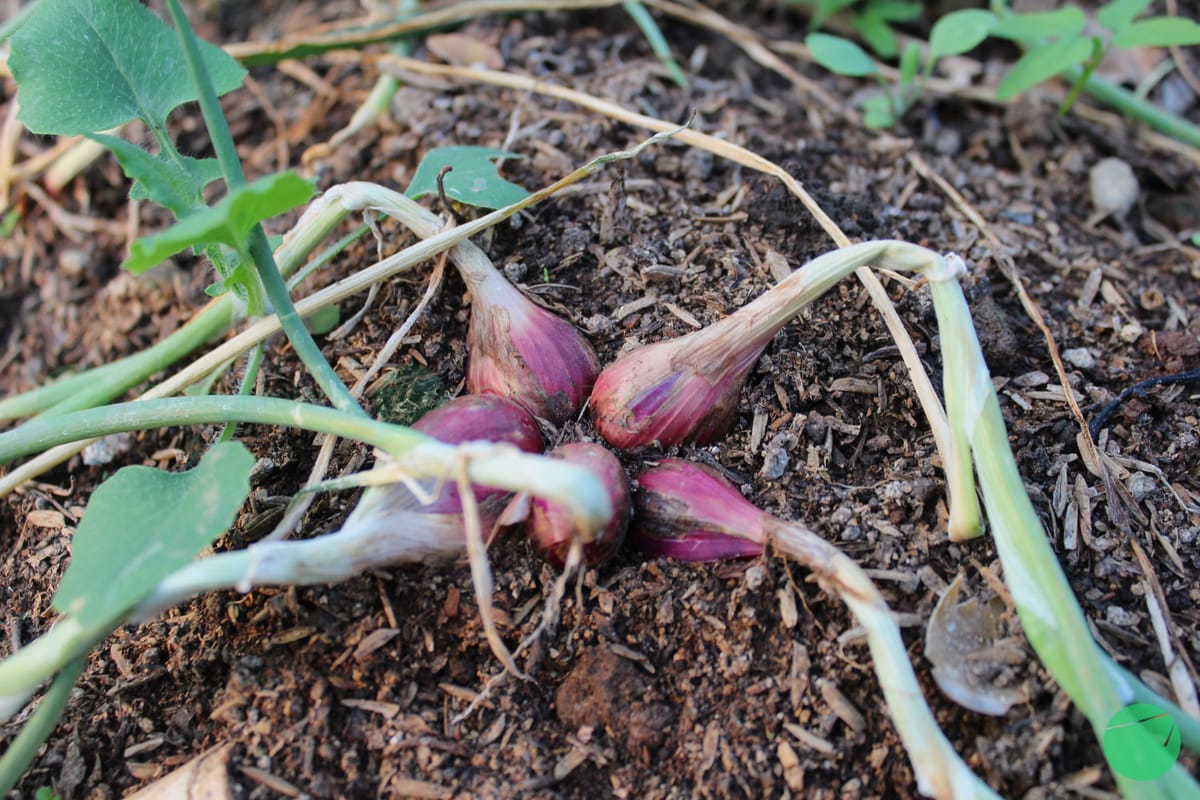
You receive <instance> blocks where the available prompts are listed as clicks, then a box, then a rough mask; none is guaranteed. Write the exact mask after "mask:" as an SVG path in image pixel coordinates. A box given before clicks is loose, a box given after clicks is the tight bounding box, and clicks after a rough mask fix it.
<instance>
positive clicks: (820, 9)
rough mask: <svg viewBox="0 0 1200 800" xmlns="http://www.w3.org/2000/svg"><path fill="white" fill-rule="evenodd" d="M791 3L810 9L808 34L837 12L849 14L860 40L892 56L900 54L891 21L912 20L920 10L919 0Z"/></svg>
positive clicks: (882, 54)
mask: <svg viewBox="0 0 1200 800" xmlns="http://www.w3.org/2000/svg"><path fill="white" fill-rule="evenodd" d="M789 2H790V4H791V5H803V6H807V7H809V8H810V9H811V11H810V14H811V16H810V17H809V22H808V31H809V33H814V32H816V31H818V30H820V28H821V27H822V26H823V25H824V24H825V23H826V22H827V21H828V20H829V18H830V17H831V16H833V15H834V14H836V13H837V12H839V11H843V10H845V11H848V12H849V13H850V19H851V24H853V25H854V30H856V31H858V34H859V36H861V37H862V38H863V41H864V42H866V43H867V45H868V46H869V47H870V48H871V49H872V50H874V51H875V54H876V55H878V56H879V57H880V58H895V57H896V56H897V55H899V54H900V45H899V42H898V37H897V36H896V31H895V29H894V28H893V27H892V25H893V24H895V23H900V22H913V21H915V20H918V19H920V18H921V14H922V12H923V11H924V9H923V6H922V4H921V3H919V2H910V0H866V2H864V3H859V2H858V0H789Z"/></svg>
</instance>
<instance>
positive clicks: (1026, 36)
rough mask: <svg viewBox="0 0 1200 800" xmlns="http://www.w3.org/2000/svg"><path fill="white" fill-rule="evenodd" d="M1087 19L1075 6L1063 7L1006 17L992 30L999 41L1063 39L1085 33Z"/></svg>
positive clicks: (992, 33)
mask: <svg viewBox="0 0 1200 800" xmlns="http://www.w3.org/2000/svg"><path fill="white" fill-rule="evenodd" d="M1086 24H1087V17H1085V16H1084V15H1083V12H1082V11H1080V10H1079V9H1078V8H1076V7H1075V6H1063V7H1062V8H1057V9H1055V10H1054V11H1035V12H1032V13H1029V14H1013V15H1011V16H1008V17H1004V18H1003V19H1001V20H1000V21H999V22H997V23H996V26H995V27H994V28H992V32H991V35H992V36H995V37H996V38H998V39H1011V40H1013V41H1017V42H1027V41H1032V40H1037V39H1061V38H1066V37H1070V36H1077V35H1079V34H1080V33H1082V32H1083V26H1084V25H1086Z"/></svg>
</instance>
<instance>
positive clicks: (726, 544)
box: [633, 459, 995, 797]
mask: <svg viewBox="0 0 1200 800" xmlns="http://www.w3.org/2000/svg"><path fill="white" fill-rule="evenodd" d="M633 538H634V541H636V542H637V543H638V544H639V546H641V547H644V548H648V549H649V550H650V552H660V553H663V554H664V555H669V556H671V557H676V556H675V553H677V552H682V553H684V554H685V555H690V556H691V557H692V560H699V559H704V560H708V559H711V558H713V557H715V556H717V555H719V554H720V553H722V552H725V553H728V554H730V555H753V554H755V553H756V552H761V550H762V548H763V547H764V546H765V545H766V544H767V543H768V542H769V543H770V544H771V546H772V547H773V548H774V549H776V550H778V551H779V552H781V553H783V554H784V555H787V556H790V557H791V558H793V559H795V560H796V561H798V562H800V563H801V564H803V565H804V566H806V567H808V568H809V569H810V570H812V572H813V574H815V575H816V576H817V578H818V580H819V581H820V582H821V585H822V586H824V587H825V588H826V589H827V590H828V591H830V592H831V593H833V594H835V595H837V596H838V597H839V598H841V599H842V601H843V602H844V603H845V604H846V605H847V606H849V608H850V611H851V613H853V614H854V616H855V618H856V619H857V620H858V622H859V624H860V625H861V626H862V627H863V628H864V629H865V630H866V633H867V642H868V644H869V646H870V649H871V656H872V660H873V663H874V666H875V674H876V675H877V676H878V678H879V683H880V685H881V686H882V687H883V693H884V696H885V697H886V698H887V703H888V710H889V712H891V716H892V719H893V720H894V721H895V723H896V728H897V730H898V732H899V733H900V738H901V740H903V742H904V746H905V748H907V750H908V754H909V757H910V759H911V760H912V765H913V771H914V772H916V775H917V783H918V788H919V789H920V791H921V792H922V793H924V794H928V795H932V796H935V797H995V795H994V794H993V793H992V792H991V790H990V789H988V788H987V786H986V785H984V784H983V783H982V782H981V781H980V780H979V778H977V777H976V776H975V775H974V773H972V772H971V770H970V769H969V768H968V767H967V765H966V764H964V763H963V762H962V760H961V759H960V758H959V757H958V755H957V754H956V753H955V752H954V749H953V747H952V746H951V745H950V742H949V741H947V740H946V737H945V736H944V735H943V734H942V731H941V729H940V728H939V727H938V725H937V722H936V721H935V720H934V719H933V714H932V712H930V710H929V706H928V705H926V704H925V701H924V699H923V697H922V694H921V687H920V684H918V683H917V677H916V675H915V674H914V673H913V669H912V664H911V663H910V662H909V660H908V653H907V651H906V650H905V646H904V640H903V639H901V638H900V629H899V628H898V627H897V625H896V623H895V621H894V620H893V619H892V613H891V610H890V609H889V608H888V605H887V603H886V601H884V599H883V596H882V595H880V594H879V591H878V590H877V589H876V588H875V584H873V583H872V582H871V579H870V578H868V577H867V575H866V573H864V572H863V571H862V569H861V568H860V567H859V566H858V565H857V564H855V563H854V561H852V560H851V559H850V558H849V557H848V556H846V555H845V554H844V553H842V552H841V551H840V550H838V549H837V548H836V547H834V546H833V545H832V544H830V543H829V542H827V541H825V540H824V539H822V538H821V537H820V536H817V535H816V534H815V533H813V532H812V531H810V530H809V529H808V528H806V527H805V526H803V525H801V524H800V523H796V522H786V521H784V520H781V519H777V518H775V517H773V516H771V515H770V514H768V513H766V512H765V511H762V510H761V509H759V508H756V507H755V506H754V505H752V504H751V503H750V502H749V501H748V500H746V498H744V497H742V494H741V492H739V491H738V490H737V489H736V488H734V486H733V485H732V484H730V483H729V482H728V481H726V480H725V479H724V478H723V477H721V476H720V475H718V474H717V473H716V472H715V471H713V470H710V469H708V468H705V467H702V466H699V465H697V464H693V463H690V462H687V461H681V460H678V459H668V460H665V461H662V462H660V463H659V464H658V466H656V467H653V468H651V469H648V470H646V471H645V472H643V473H642V474H641V475H639V476H638V478H637V492H636V494H635V496H634V522H633ZM731 540H740V541H741V542H743V543H744V546H743V547H741V548H737V547H733V546H732V542H731Z"/></svg>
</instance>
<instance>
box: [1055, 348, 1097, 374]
mask: <svg viewBox="0 0 1200 800" xmlns="http://www.w3.org/2000/svg"><path fill="white" fill-rule="evenodd" d="M1062 357H1063V361H1065V362H1067V363H1068V364H1070V365H1071V366H1073V367H1078V368H1079V369H1092V368H1093V367H1095V366H1096V358H1095V356H1093V355H1092V353H1091V351H1090V350H1088V349H1087V348H1086V347H1072V348H1071V349H1070V350H1064V351H1063V354H1062Z"/></svg>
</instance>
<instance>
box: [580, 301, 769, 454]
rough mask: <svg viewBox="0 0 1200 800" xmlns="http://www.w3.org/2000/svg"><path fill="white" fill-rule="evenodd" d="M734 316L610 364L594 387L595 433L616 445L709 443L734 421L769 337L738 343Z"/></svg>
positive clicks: (622, 447)
mask: <svg viewBox="0 0 1200 800" xmlns="http://www.w3.org/2000/svg"><path fill="white" fill-rule="evenodd" d="M738 322H739V321H738V320H736V319H735V318H734V317H727V318H726V319H725V320H722V321H721V322H718V323H715V324H714V325H711V326H709V327H708V328H705V329H704V330H700V331H696V332H694V333H690V334H688V335H687V336H682V337H680V338H678V339H671V340H669V341H665V342H656V343H655V344H651V345H647V346H646V347H642V348H639V349H637V350H634V351H633V352H631V353H627V354H626V355H624V356H621V357H620V358H618V359H617V360H616V361H615V362H613V363H612V364H610V365H609V366H608V367H607V368H606V369H605V370H604V371H603V372H601V373H600V377H599V378H597V379H596V385H595V387H594V388H593V389H592V399H591V410H592V419H593V421H594V422H595V424H596V430H597V431H598V432H599V433H600V435H601V436H603V437H604V440H605V441H606V442H608V443H609V444H611V445H612V446H613V447H616V448H619V449H621V450H636V449H639V448H642V447H648V446H651V445H655V444H657V445H658V446H659V447H671V446H674V445H679V444H698V445H703V444H709V443H711V442H714V441H716V440H717V439H720V438H721V437H722V436H724V435H725V434H726V433H727V432H728V431H729V428H730V427H731V426H732V425H733V422H734V420H735V419H736V418H737V405H738V398H739V396H740V395H741V392H742V387H743V386H745V384H746V378H747V377H748V376H749V375H750V370H751V369H752V368H753V367H754V363H755V362H756V361H757V360H758V357H759V356H760V355H762V351H763V350H764V349H765V348H766V346H767V343H768V342H769V341H770V340H771V336H772V335H774V331H771V332H770V335H766V336H761V335H760V336H755V337H754V338H751V339H748V340H746V339H744V337H741V338H742V341H741V342H740V343H738V344H735V342H737V341H738V338H739V337H735V336H734V334H737V333H739V325H738Z"/></svg>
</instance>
